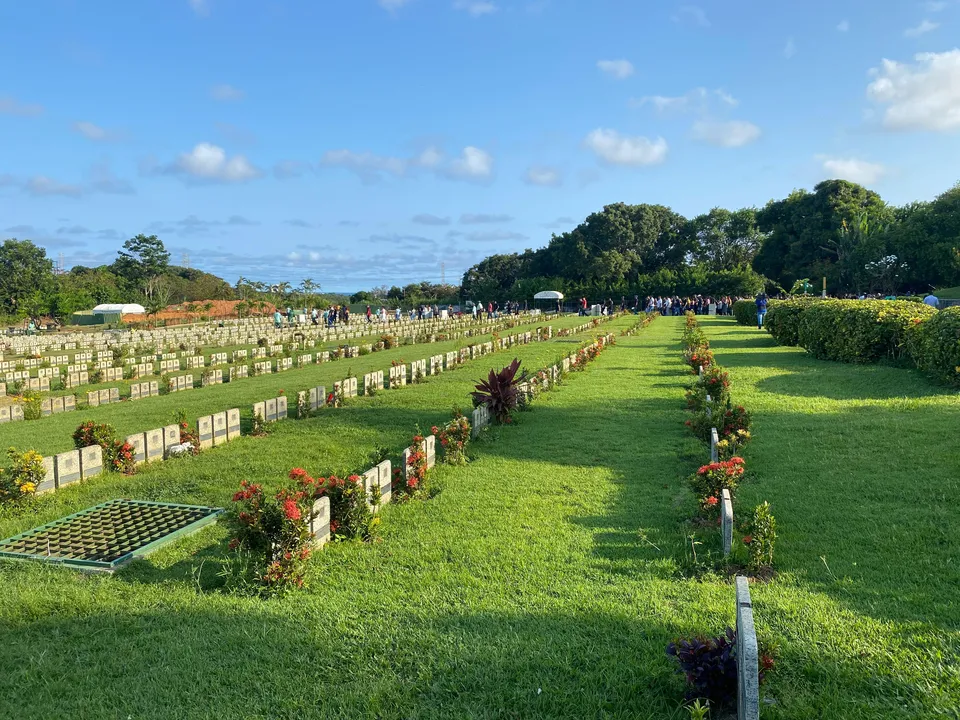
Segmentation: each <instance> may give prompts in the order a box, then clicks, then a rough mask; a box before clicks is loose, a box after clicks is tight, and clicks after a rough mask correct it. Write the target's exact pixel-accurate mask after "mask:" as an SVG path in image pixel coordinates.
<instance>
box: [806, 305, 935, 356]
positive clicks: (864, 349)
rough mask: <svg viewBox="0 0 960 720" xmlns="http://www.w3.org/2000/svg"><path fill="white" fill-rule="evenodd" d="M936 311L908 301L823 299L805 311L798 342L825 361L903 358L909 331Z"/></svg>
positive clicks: (905, 352)
mask: <svg viewBox="0 0 960 720" xmlns="http://www.w3.org/2000/svg"><path fill="white" fill-rule="evenodd" d="M936 314H937V311H936V310H935V309H934V308H931V307H928V306H926V305H923V304H918V303H915V302H910V301H907V300H821V301H820V302H818V303H815V304H813V305H810V306H809V307H808V308H807V309H806V310H804V311H803V313H802V314H801V317H800V328H799V333H798V342H799V344H800V346H801V347H803V348H805V349H806V350H807V352H809V353H810V354H811V355H813V356H814V357H816V358H819V359H821V360H838V361H840V362H875V361H877V360H884V359H886V360H900V359H901V358H902V357H904V356H906V354H907V347H906V343H907V330H909V329H910V328H912V327H913V326H914V325H917V324H919V323H922V322H923V321H924V320H927V319H928V318H930V317H932V316H934V315H936Z"/></svg>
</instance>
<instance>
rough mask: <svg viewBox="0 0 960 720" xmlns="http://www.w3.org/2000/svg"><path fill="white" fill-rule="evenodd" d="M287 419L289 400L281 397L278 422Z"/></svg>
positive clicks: (278, 399) (278, 404)
mask: <svg viewBox="0 0 960 720" xmlns="http://www.w3.org/2000/svg"><path fill="white" fill-rule="evenodd" d="M286 419H287V398H286V396H285V395H281V396H280V397H278V398H277V420H286Z"/></svg>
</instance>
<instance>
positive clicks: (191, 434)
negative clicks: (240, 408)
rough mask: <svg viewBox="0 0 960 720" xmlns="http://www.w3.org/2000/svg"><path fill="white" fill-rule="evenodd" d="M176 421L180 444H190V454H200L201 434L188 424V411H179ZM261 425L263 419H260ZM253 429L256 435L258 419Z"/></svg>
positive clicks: (254, 422)
mask: <svg viewBox="0 0 960 720" xmlns="http://www.w3.org/2000/svg"><path fill="white" fill-rule="evenodd" d="M174 421H175V422H176V423H177V426H178V427H179V428H180V443H181V444H186V443H190V452H191V453H192V454H194V455H199V454H200V432H199V430H194V429H193V428H192V427H191V426H190V424H189V423H188V422H187V411H186V410H177V412H176V415H175V417H174ZM260 421H261V423H262V422H263V418H262V417H261V418H260ZM253 429H254V434H255V435H256V429H257V419H256V417H254V419H253Z"/></svg>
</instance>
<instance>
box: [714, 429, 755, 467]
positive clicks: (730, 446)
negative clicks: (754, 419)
mask: <svg viewBox="0 0 960 720" xmlns="http://www.w3.org/2000/svg"><path fill="white" fill-rule="evenodd" d="M749 441H750V432H749V431H748V430H737V431H736V432H734V433H731V434H729V435H726V436H723V437H722V438H721V439H720V440H719V441H718V442H717V454H718V455H719V457H720V459H721V460H729V459H730V458H732V457H734V456H735V455H739V454H740V451H741V450H742V449H743V446H744V445H746V444H747V443H748V442H749Z"/></svg>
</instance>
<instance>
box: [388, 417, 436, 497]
mask: <svg viewBox="0 0 960 720" xmlns="http://www.w3.org/2000/svg"><path fill="white" fill-rule="evenodd" d="M412 440H413V442H412V443H411V444H410V454H409V455H408V456H407V466H406V468H400V467H398V468H397V469H396V470H394V471H393V486H392V487H391V492H393V493H395V494H396V495H397V499H398V500H399V501H400V502H402V501H404V500H409V499H410V498H412V497H415V496H416V495H422V494H424V493H426V492H428V490H429V489H428V487H427V448H426V447H425V444H424V439H423V433H421V432H420V428H417V430H416V432H415V433H414V436H413V438H412Z"/></svg>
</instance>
